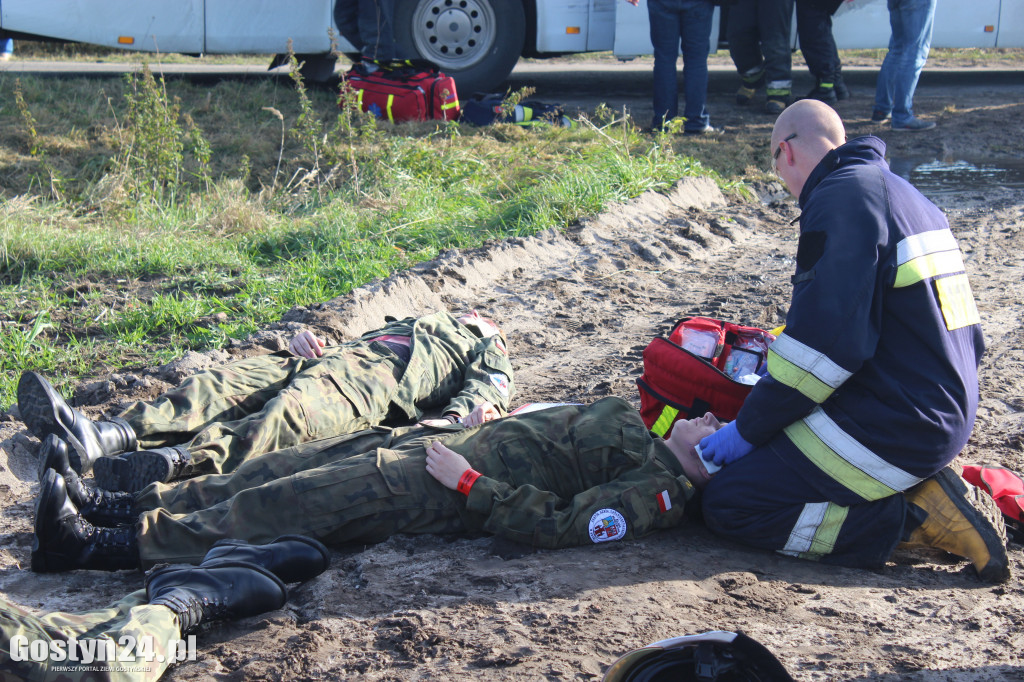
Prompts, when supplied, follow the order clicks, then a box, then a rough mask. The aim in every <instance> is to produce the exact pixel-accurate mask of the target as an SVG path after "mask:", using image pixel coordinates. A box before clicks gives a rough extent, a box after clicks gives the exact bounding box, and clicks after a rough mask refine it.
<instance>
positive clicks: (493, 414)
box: [462, 402, 501, 426]
mask: <svg viewBox="0 0 1024 682" xmlns="http://www.w3.org/2000/svg"><path fill="white" fill-rule="evenodd" d="M495 419H501V412H498V408H496V407H495V406H494V405H492V404H491V403H488V402H483V403H480V404H479V405H477V406H476V407H474V408H473V411H472V412H470V413H469V414H467V415H466V416H465V417H463V418H462V423H463V424H465V425H466V426H479V425H480V424H483V423H484V422H489V421H494V420H495Z"/></svg>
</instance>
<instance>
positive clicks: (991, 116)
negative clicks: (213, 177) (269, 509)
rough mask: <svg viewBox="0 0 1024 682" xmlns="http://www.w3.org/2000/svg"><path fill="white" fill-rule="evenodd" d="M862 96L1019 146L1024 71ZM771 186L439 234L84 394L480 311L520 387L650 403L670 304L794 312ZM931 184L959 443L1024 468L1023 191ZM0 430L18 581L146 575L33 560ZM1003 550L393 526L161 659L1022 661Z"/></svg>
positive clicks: (19, 455) (363, 666) (23, 500)
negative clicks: (43, 570)
mask: <svg viewBox="0 0 1024 682" xmlns="http://www.w3.org/2000/svg"><path fill="white" fill-rule="evenodd" d="M1022 82H1024V79H1022ZM979 92H981V93H982V94H981V95H979V94H978V93H979ZM855 95H857V99H856V100H854V101H853V102H850V103H843V105H841V106H840V112H841V113H843V115H844V116H845V117H847V119H848V120H849V121H850V124H849V128H850V133H851V135H856V134H865V133H867V132H878V131H882V132H881V136H882V137H884V138H886V139H887V140H888V141H889V142H890V143H891V146H890V150H891V151H892V152H893V153H894V154H897V155H905V156H916V157H920V156H925V157H928V156H931V157H935V158H947V157H956V155H958V154H970V155H972V156H974V157H978V156H1006V155H1007V154H1011V155H1016V156H1017V158H1018V159H1019V158H1020V157H1021V156H1024V154H1022V153H1021V144H1020V142H1019V139H1018V138H1017V135H1018V134H1019V130H1020V121H1021V120H1022V115H1024V105H1022V104H1021V103H1020V100H1021V97H1020V92H1019V91H1017V92H1016V93H1006V92H1002V91H1000V92H990V93H986V92H984V91H979V90H977V89H973V90H969V91H964V92H959V91H955V90H948V89H947V90H946V91H945V92H943V93H939V94H936V95H929V94H928V93H924V95H922V96H921V97H919V101H918V111H919V113H922V114H925V115H927V116H934V117H936V118H938V120H939V121H940V127H939V128H938V129H937V130H936V131H934V132H933V133H926V134H903V135H902V136H900V135H898V134H892V133H889V132H888V131H887V130H885V129H883V128H878V127H872V126H870V125H869V124H867V123H865V122H863V121H862V120H858V117H862V116H863V112H864V110H865V109H866V108H869V107H870V100H869V99H868V98H867V91H866V88H858V89H857V91H855ZM581 106H585V103H584V104H581ZM638 106H640V105H638ZM712 107H713V108H714V111H716V112H719V113H718V115H717V118H718V120H717V121H716V122H717V123H719V124H722V123H724V124H726V125H727V132H726V134H725V135H723V136H722V137H721V138H719V139H716V140H713V141H710V142H701V143H702V144H739V143H746V144H761V145H763V146H764V147H765V149H767V144H766V143H765V139H766V138H765V136H766V135H767V131H768V130H769V129H770V125H771V121H770V119H768V118H767V117H765V116H764V115H762V114H759V113H757V112H753V111H741V110H737V109H735V108H733V107H732V106H731V105H730V104H729V102H728V96H727V95H725V94H721V95H715V96H714V97H713V99H712ZM754 187H755V190H756V192H757V194H758V198H756V199H751V200H742V199H737V198H727V197H725V196H723V195H722V194H721V193H720V192H719V190H718V189H717V187H716V186H715V185H714V184H713V183H711V182H710V181H707V180H688V181H686V182H683V183H681V184H680V185H679V186H678V187H677V188H676V189H675V190H674V191H672V192H671V193H669V194H667V195H659V194H648V195H644V196H642V197H640V198H638V199H636V200H634V201H631V202H629V203H628V204H625V205H621V206H616V207H614V208H612V209H611V210H609V211H608V212H607V213H605V214H603V215H601V216H599V217H596V218H594V219H592V220H588V221H586V222H584V223H583V224H580V225H576V226H573V227H572V228H570V229H568V230H566V231H565V232H563V233H560V234H554V233H550V234H543V235H540V236H539V237H536V238H530V239H523V240H510V241H506V242H501V243H495V244H491V245H489V246H488V247H486V248H483V249H480V250H476V251H473V252H449V253H445V254H443V255H442V256H441V257H440V258H439V259H437V260H436V261H434V262H431V263H428V264H425V265H423V266H421V267H419V268H417V269H416V270H415V271H413V272H410V273H405V274H400V275H397V276H395V277H392V278H390V279H388V280H386V281H383V282H378V283H375V284H373V285H370V286H367V287H364V288H363V289H360V290H358V291H356V292H354V293H353V294H351V295H349V296H345V297H341V298H339V299H335V300H332V301H328V302H326V303H324V304H322V305H319V306H315V307H313V308H311V309H297V310H293V311H291V312H290V313H289V314H288V315H286V316H285V319H284V320H283V321H282V323H281V324H279V325H275V326H274V327H273V328H271V329H268V330H267V331H266V332H264V333H262V334H260V335H258V336H257V337H255V338H254V339H253V340H250V341H247V342H245V343H238V344H234V345H233V346H232V347H231V348H228V349H226V350H225V351H218V352H215V353H209V354H204V355H200V354H190V355H189V356H187V357H186V358H184V359H183V360H182V361H180V362H178V363H173V364H172V365H170V366H166V367H162V368H153V369H152V370H147V371H143V372H138V373H135V374H121V375H114V376H105V377H98V378H97V380H96V381H95V382H90V383H87V384H83V385H82V386H80V387H79V388H78V391H77V393H76V402H77V404H78V405H79V406H81V407H82V408H83V409H84V410H85V411H86V412H88V413H90V414H92V415H99V414H101V413H102V412H104V411H107V412H111V411H116V410H117V409H118V408H119V407H120V406H121V405H123V404H125V403H126V402H128V401H130V400H132V399H136V398H145V397H150V396H153V395H156V394H157V393H159V392H160V391H162V390H164V389H165V388H167V387H168V386H169V385H171V384H173V383H176V382H178V381H180V380H181V378H182V377H183V376H186V375H187V374H188V373H190V372H192V371H196V370H198V369H200V368H202V367H204V366H208V365H210V364H213V363H219V362H224V361H226V360H227V359H229V358H230V357H232V356H238V355H242V354H250V353H253V352H263V351H264V350H266V349H276V348H277V347H279V345H280V344H281V340H282V339H283V338H285V337H286V336H288V335H290V334H292V333H293V332H294V330H295V329H297V328H301V327H303V326H309V327H311V328H314V329H316V330H317V331H319V332H320V333H322V334H325V335H327V336H329V337H330V338H332V339H334V340H340V339H344V338H349V337H351V336H352V335H354V334H356V333H358V332H360V331H362V330H363V329H365V328H371V327H374V326H377V325H379V324H380V323H381V321H382V320H383V317H384V315H386V314H392V315H405V314H419V313H423V312H426V311H430V310H434V309H437V308H447V309H450V310H453V311H458V310H462V309H466V308H470V307H475V308H477V309H479V310H480V311H482V312H485V313H487V314H489V315H492V316H493V317H495V318H497V319H498V320H499V321H500V322H502V323H503V324H504V325H505V327H506V329H508V330H509V332H510V333H509V341H510V346H511V349H512V353H513V356H514V365H515V369H516V372H517V374H516V382H517V384H518V386H519V387H520V393H519V396H518V399H519V401H520V402H527V401H547V400H560V401H583V402H591V401H594V400H596V399H598V398H600V397H603V396H606V395H620V396H624V397H627V398H628V399H630V400H632V401H633V402H634V403H637V404H638V397H637V393H636V387H635V379H636V377H637V376H638V375H639V373H640V370H641V367H640V354H641V351H642V349H643V347H644V346H645V344H646V342H647V341H648V340H649V339H650V338H651V337H652V336H654V335H656V334H659V333H665V332H667V330H668V328H669V327H670V326H671V324H672V323H673V322H674V321H675V320H677V319H678V318H680V317H682V316H685V315H691V314H703V315H711V316H716V317H723V318H727V319H731V320H734V321H738V322H743V323H747V324H755V325H759V326H766V327H767V326H774V325H776V324H779V323H781V322H782V321H783V319H784V316H785V313H786V306H787V301H788V296H789V275H790V274H791V272H792V270H793V268H794V263H793V258H794V254H795V251H796V229H797V228H796V227H795V226H792V225H791V221H792V220H793V219H794V218H795V217H796V216H797V209H796V208H795V206H794V205H793V203H792V202H791V201H790V200H787V199H786V198H785V194H784V193H783V191H782V188H781V187H780V186H779V185H778V184H775V183H768V182H763V183H760V184H755V186H754ZM934 199H935V201H936V202H937V203H938V204H939V205H940V206H941V207H942V208H943V209H944V210H945V212H946V213H947V215H948V217H949V219H950V222H951V224H952V226H953V230H954V232H955V233H956V235H957V236H958V238H959V240H960V244H961V247H962V249H963V251H964V254H965V257H966V262H967V267H968V271H969V274H970V277H971V280H972V284H973V286H974V292H975V295H976V297H977V299H978V305H979V309H980V311H981V314H982V318H983V327H984V331H985V336H986V341H987V344H988V351H987V353H986V355H985V358H984V361H983V366H982V369H981V391H982V400H981V406H980V409H979V415H978V423H977V428H976V429H975V433H974V437H973V438H972V440H971V442H970V444H969V445H968V447H967V449H966V450H965V452H964V454H963V456H962V460H963V461H965V462H985V463H990V464H1000V465H1004V466H1007V467H1010V468H1014V469H1017V470H1024V438H1022V425H1024V424H1022V420H1024V417H1022V415H1024V389H1022V388H1021V384H1022V377H1024V319H1022V317H1024V316H1022V311H1024V307H1022V300H1024V282H1022V272H1024V268H1022V266H1024V262H1022V259H1024V257H1022V255H1021V254H1022V253H1024V231H1022V226H1024V191H1022V190H1020V189H1012V188H1006V187H999V186H987V187H978V188H967V189H965V191H961V192H952V193H942V194H938V195H936V196H935V197H934ZM0 446H2V449H3V452H2V454H0V505H2V512H0V592H2V593H3V594H4V596H6V597H8V598H10V599H13V600H15V601H17V602H19V603H21V604H25V605H27V606H29V607H32V608H38V609H40V610H49V609H56V608H64V609H75V608H86V607H88V606H92V605H99V604H100V603H106V602H107V601H109V600H112V599H114V598H116V597H119V596H121V595H123V594H124V593H127V592H128V591H130V590H133V589H136V588H137V587H139V586H140V585H141V584H142V578H141V576H140V575H139V574H137V573H133V572H120V573H117V574H105V573H99V572H76V573H69V574H63V575H35V574H33V573H31V572H30V571H29V570H28V564H29V554H30V549H31V543H32V533H31V527H32V526H31V524H32V505H33V501H34V499H35V494H36V491H37V484H36V483H35V459H34V458H35V452H36V450H37V448H38V442H37V441H36V440H35V439H34V438H30V437H28V436H27V434H26V432H25V431H24V428H23V425H22V424H21V422H20V421H18V420H17V418H16V415H15V414H7V415H5V416H4V417H3V421H2V422H0ZM1010 555H1011V557H1012V564H1013V570H1014V577H1013V579H1012V580H1011V581H1010V582H1009V583H1007V584H1005V585H1000V586H991V585H984V584H981V583H979V582H978V580H977V579H976V578H975V577H974V575H973V573H972V570H971V569H970V568H969V567H968V566H967V565H966V564H965V563H962V562H959V561H957V560H955V559H954V558H952V557H948V556H926V555H916V556H900V557H897V558H896V559H895V560H894V561H893V562H892V563H890V564H889V565H887V566H886V567H884V568H882V569H880V570H875V571H867V570H853V569H842V568H834V567H827V566H820V565H817V564H814V563H810V562H803V561H799V560H795V559H789V558H785V557H781V556H776V555H773V554H770V553H766V552H761V551H752V550H748V549H745V548H743V547H740V546H738V545H735V544H733V543H730V542H726V541H723V540H720V539H718V538H716V537H714V536H712V535H711V534H710V533H709V532H708V531H707V530H706V529H705V528H704V527H702V526H701V525H700V523H699V522H697V521H694V522H691V523H688V524H686V525H684V526H682V527H680V528H678V529H676V530H673V531H668V532H663V533H660V534H657V535H653V536H650V537H648V538H646V539H644V540H642V541H636V542H624V543H609V544H606V545H601V546H589V547H582V548H578V549H568V550H560V551H544V552H537V553H532V554H526V555H524V556H518V557H517V556H508V555H506V556H505V558H502V552H501V551H500V548H498V547H495V546H494V545H493V543H492V541H491V540H490V539H488V538H468V539H467V538H460V539H451V538H437V537H431V536H426V537H408V536H400V537H396V538H393V539H391V540H389V541H388V542H385V543H383V544H380V545H376V546H372V547H365V548H364V547H349V548H341V549H338V550H336V551H335V553H334V559H333V564H332V566H331V568H330V569H329V570H328V572H327V573H325V574H324V575H322V576H320V577H319V578H317V579H316V580H313V581H311V582H310V583H308V584H305V585H302V586H299V587H297V588H294V589H293V590H292V593H291V599H290V600H289V603H288V605H287V606H286V607H285V608H284V609H282V610H280V611H276V612H273V613H270V614H266V615H264V616H261V617H257V618H251V619H248V620H245V621H240V622H237V623H232V624H225V625H215V626H213V627H211V628H209V629H208V630H206V631H204V632H202V633H200V639H199V644H200V647H199V656H198V660H197V661H195V662H191V663H186V664H183V665H180V666H179V667H177V668H175V669H173V670H172V671H170V673H169V674H168V676H167V679H170V680H279V679H300V680H320V679H332V680H333V679H365V680H421V679H444V680H462V679H486V680H523V679H547V680H596V679H599V678H600V676H601V675H602V673H603V671H604V670H605V668H606V667H607V666H608V665H609V664H610V663H611V662H612V661H613V660H615V658H617V657H618V656H619V655H620V654H622V653H624V652H626V651H628V650H630V649H632V648H635V647H638V646H642V645H644V644H646V643H649V642H651V641H654V640H658V639H661V638H665V637H670V636H675V635H680V634H686V633H695V632H701V631H704V630H710V629H727V630H737V629H738V630H742V631H744V632H746V633H747V634H749V635H751V636H752V637H754V638H756V639H758V640H759V641H761V642H762V643H764V644H766V645H767V646H769V647H770V648H771V649H772V650H773V651H774V652H775V653H776V654H777V655H778V657H779V658H780V659H781V660H782V661H783V662H784V664H785V665H786V666H787V667H788V669H789V670H790V671H791V672H792V673H793V675H794V677H796V678H797V679H799V680H876V681H895V680H950V681H954V680H955V681H965V682H966V681H968V680H972V681H973V680H1011V679H1012V680H1016V679H1022V678H1024V667H1022V666H1024V663H1022V654H1021V652H1022V649H1024V633H1022V631H1021V630H1020V627H1019V622H1020V613H1021V611H1022V607H1024V586H1022V582H1021V577H1022V576H1024V561H1022V555H1021V546H1020V545H1016V544H1013V545H1011V547H1010Z"/></svg>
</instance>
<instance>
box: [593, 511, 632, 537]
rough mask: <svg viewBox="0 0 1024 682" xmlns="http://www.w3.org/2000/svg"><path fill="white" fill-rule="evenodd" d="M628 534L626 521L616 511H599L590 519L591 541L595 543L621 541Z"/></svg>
mask: <svg viewBox="0 0 1024 682" xmlns="http://www.w3.org/2000/svg"><path fill="white" fill-rule="evenodd" d="M625 534H626V519H625V517H623V516H622V514H620V513H619V512H617V511H615V510H614V509H599V510H598V511H596V512H594V515H593V516H591V517H590V539H591V540H593V541H594V542H609V541H610V540H619V539H621V538H622V537H623V536H624V535H625Z"/></svg>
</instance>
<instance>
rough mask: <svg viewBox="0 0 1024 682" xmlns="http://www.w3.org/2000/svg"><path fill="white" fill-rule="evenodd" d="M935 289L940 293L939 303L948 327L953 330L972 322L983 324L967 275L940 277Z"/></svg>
mask: <svg viewBox="0 0 1024 682" xmlns="http://www.w3.org/2000/svg"><path fill="white" fill-rule="evenodd" d="M935 290H936V291H937V292H938V294H939V305H940V306H941V307H942V317H943V318H944V319H945V320H946V329H948V330H949V331H953V330H954V329H960V328H961V327H967V326H969V325H972V324H981V315H980V314H979V313H978V305H977V304H976V303H975V302H974V293H973V292H972V291H971V284H970V282H968V281H967V275H953V276H952V277H940V278H939V279H937V280H935Z"/></svg>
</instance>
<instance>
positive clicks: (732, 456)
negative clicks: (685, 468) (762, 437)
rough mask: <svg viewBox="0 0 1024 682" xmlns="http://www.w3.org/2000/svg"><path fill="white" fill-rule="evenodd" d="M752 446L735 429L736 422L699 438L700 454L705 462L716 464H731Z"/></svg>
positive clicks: (752, 447) (751, 448)
mask: <svg viewBox="0 0 1024 682" xmlns="http://www.w3.org/2000/svg"><path fill="white" fill-rule="evenodd" d="M753 449H754V446H753V445H751V444H750V443H748V442H747V440H746V439H745V438H744V437H743V436H741V435H740V432H739V431H737V430H736V422H734V421H733V422H729V423H728V424H726V425H725V426H723V427H722V428H720V429H718V430H717V431H715V432H714V433H712V434H711V435H710V436H705V437H704V438H701V439H700V454H701V457H703V458H704V461H705V462H711V461H714V463H715V464H717V465H718V466H724V465H726V464H732V463H733V462H735V461H736V460H738V459H739V458H740V457H743V456H744V455H746V454H748V453H749V452H750V451H751V450H753Z"/></svg>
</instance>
